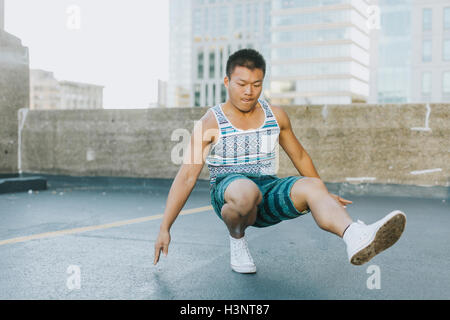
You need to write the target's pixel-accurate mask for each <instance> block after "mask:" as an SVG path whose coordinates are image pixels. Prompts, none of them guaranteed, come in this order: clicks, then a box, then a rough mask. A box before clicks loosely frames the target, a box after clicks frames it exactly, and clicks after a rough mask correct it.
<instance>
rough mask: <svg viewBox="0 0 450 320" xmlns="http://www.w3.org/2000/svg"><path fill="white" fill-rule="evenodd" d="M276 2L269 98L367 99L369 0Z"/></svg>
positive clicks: (309, 101)
mask: <svg viewBox="0 0 450 320" xmlns="http://www.w3.org/2000/svg"><path fill="white" fill-rule="evenodd" d="M272 5H273V6H272V60H271V70H272V77H271V86H270V97H271V101H272V102H273V103H276V104H281V105H290V104H295V105H299V104H327V103H336V104H347V103H352V102H367V100H368V97H369V81H370V53H369V52H370V38H369V30H368V27H367V23H366V22H367V18H368V15H367V7H368V2H366V1H364V0H318V1H309V0H303V1H302V0H297V1H292V0H273V1H272Z"/></svg>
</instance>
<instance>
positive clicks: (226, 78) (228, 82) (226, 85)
mask: <svg viewBox="0 0 450 320" xmlns="http://www.w3.org/2000/svg"><path fill="white" fill-rule="evenodd" d="M223 84H224V85H225V88H227V89H228V85H229V84H230V79H228V76H225V78H223Z"/></svg>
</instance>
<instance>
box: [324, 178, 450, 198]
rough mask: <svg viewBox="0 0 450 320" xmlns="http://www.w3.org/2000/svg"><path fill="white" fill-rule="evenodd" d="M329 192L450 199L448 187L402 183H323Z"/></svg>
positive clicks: (449, 188)
mask: <svg viewBox="0 0 450 320" xmlns="http://www.w3.org/2000/svg"><path fill="white" fill-rule="evenodd" d="M325 185H326V186H327V188H328V190H329V191H330V192H331V193H334V194H337V195H340V196H344V195H358V196H359V195H364V196H382V197H409V198H424V199H443V200H449V199H450V187H445V186H415V185H403V184H381V183H380V184H378V183H360V184H353V183H346V182H344V183H330V182H327V183H325Z"/></svg>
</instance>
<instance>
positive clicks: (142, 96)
mask: <svg viewBox="0 0 450 320" xmlns="http://www.w3.org/2000/svg"><path fill="white" fill-rule="evenodd" d="M168 3H169V1H168V0H127V1H125V0H72V1H67V0H57V1H55V0H6V1H5V30H6V31H7V32H9V33H12V34H13V35H15V36H17V37H19V38H20V39H21V40H22V44H23V45H24V46H26V47H28V49H29V53H30V68H32V69H43V70H46V71H51V72H54V75H55V77H56V79H58V80H69V81H79V82H86V83H92V84H97V85H103V86H105V89H104V91H103V103H104V107H105V108H143V107H147V106H148V105H149V103H151V102H156V100H157V81H158V79H162V80H167V79H168V69H169V53H168V51H169V6H168ZM72 6H75V7H72ZM78 9H79V12H80V14H79V15H78V14H77V10H78ZM78 17H79V18H78ZM78 26H79V29H77V28H78Z"/></svg>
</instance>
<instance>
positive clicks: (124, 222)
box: [0, 206, 214, 246]
mask: <svg viewBox="0 0 450 320" xmlns="http://www.w3.org/2000/svg"><path fill="white" fill-rule="evenodd" d="M209 210H214V209H213V207H212V206H205V207H199V208H193V209H187V210H182V211H181V212H180V214H179V215H185V214H191V213H198V212H203V211H209ZM162 217H163V214H155V215H151V216H147V217H142V218H137V219H131V220H122V221H116V222H112V223H107V224H102V225H97V226H87V227H81V228H75V229H66V230H59V231H51V232H45V233H39V234H33V235H30V236H23V237H18V238H12V239H6V240H0V246H2V245H5V244H11V243H17V242H24V241H29V240H35V239H42V238H52V237H57V236H63V235H66V234H74V233H81V232H86V231H94V230H103V229H109V228H114V227H120V226H125V225H128V224H133V223H141V222H146V221H151V220H157V219H160V218H162Z"/></svg>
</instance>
